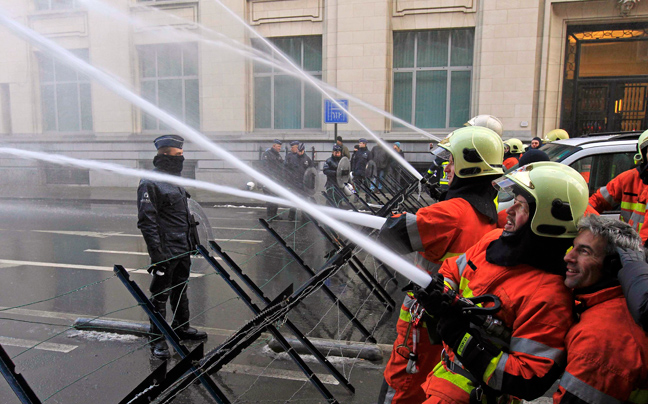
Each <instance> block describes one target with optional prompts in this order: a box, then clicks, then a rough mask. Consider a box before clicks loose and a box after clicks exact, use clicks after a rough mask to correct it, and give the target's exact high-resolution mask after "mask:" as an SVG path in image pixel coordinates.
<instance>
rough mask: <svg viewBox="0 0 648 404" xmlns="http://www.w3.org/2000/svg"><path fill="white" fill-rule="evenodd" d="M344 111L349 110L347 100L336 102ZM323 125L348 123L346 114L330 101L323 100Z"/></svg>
mask: <svg viewBox="0 0 648 404" xmlns="http://www.w3.org/2000/svg"><path fill="white" fill-rule="evenodd" d="M336 101H337V102H339V103H340V105H342V106H343V107H344V109H346V110H347V111H348V110H349V100H336ZM324 123H349V117H348V116H347V113H346V112H345V111H344V110H343V109H341V108H339V107H338V106H337V105H335V104H334V103H333V101H331V100H324Z"/></svg>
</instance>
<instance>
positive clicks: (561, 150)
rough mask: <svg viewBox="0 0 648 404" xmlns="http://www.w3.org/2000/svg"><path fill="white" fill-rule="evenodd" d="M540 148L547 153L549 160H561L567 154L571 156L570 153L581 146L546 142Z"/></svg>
mask: <svg viewBox="0 0 648 404" xmlns="http://www.w3.org/2000/svg"><path fill="white" fill-rule="evenodd" d="M540 150H542V151H543V152H545V153H547V156H549V160H550V161H557V162H561V161H563V160H564V159H565V158H567V157H568V156H571V155H572V154H574V153H576V152H577V151H579V150H581V148H580V147H577V146H569V145H566V144H558V143H548V144H546V145H544V146H542V147H541V148H540Z"/></svg>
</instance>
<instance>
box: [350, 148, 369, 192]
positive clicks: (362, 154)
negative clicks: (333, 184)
mask: <svg viewBox="0 0 648 404" xmlns="http://www.w3.org/2000/svg"><path fill="white" fill-rule="evenodd" d="M370 159H371V155H370V153H369V150H368V149H367V148H366V147H361V148H359V149H358V151H357V152H355V153H354V154H353V165H352V167H351V171H352V172H353V182H354V183H355V184H360V185H362V186H365V187H366V186H367V181H366V177H365V172H366V170H367V163H368V162H369V160H370ZM358 192H360V189H358Z"/></svg>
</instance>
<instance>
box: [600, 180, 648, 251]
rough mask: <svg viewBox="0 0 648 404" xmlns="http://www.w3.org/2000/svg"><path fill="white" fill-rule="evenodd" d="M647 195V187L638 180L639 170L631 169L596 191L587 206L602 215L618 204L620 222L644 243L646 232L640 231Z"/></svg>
mask: <svg viewBox="0 0 648 404" xmlns="http://www.w3.org/2000/svg"><path fill="white" fill-rule="evenodd" d="M647 193H648V187H647V186H646V185H644V183H643V182H642V181H641V178H639V170H638V169H637V168H633V169H630V170H628V171H624V172H622V173H621V174H619V175H618V176H616V177H615V178H613V179H612V180H611V181H610V182H608V183H607V185H606V186H604V187H601V188H600V189H599V190H598V191H596V193H595V194H593V195H592V196H591V197H590V199H589V204H590V206H591V207H592V208H593V209H594V210H596V211H597V212H598V213H603V212H604V211H606V210H610V209H612V207H613V206H614V205H616V204H619V203H620V204H621V220H623V221H624V222H626V223H628V224H629V225H631V226H632V228H633V229H635V230H636V231H637V232H638V233H639V235H640V236H641V239H642V240H643V242H644V243H645V242H646V240H647V239H648V230H647V231H642V229H643V222H644V215H645V213H646V197H647V196H648V194H647Z"/></svg>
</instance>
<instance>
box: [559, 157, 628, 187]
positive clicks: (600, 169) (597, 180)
mask: <svg viewBox="0 0 648 404" xmlns="http://www.w3.org/2000/svg"><path fill="white" fill-rule="evenodd" d="M634 154H635V153H634V151H632V152H625V153H607V154H597V155H594V156H588V157H584V158H582V159H578V160H576V161H575V162H573V163H572V164H571V165H570V167H572V168H573V169H575V170H576V171H578V172H579V173H580V174H581V175H582V176H583V178H584V179H585V181H586V182H587V184H588V187H589V193H590V195H592V194H593V193H594V192H596V190H597V189H599V188H601V187H604V186H605V185H606V184H607V183H608V182H610V180H612V179H613V178H614V177H616V176H617V175H619V174H621V173H622V172H624V171H627V170H629V169H631V168H632V167H634Z"/></svg>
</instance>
